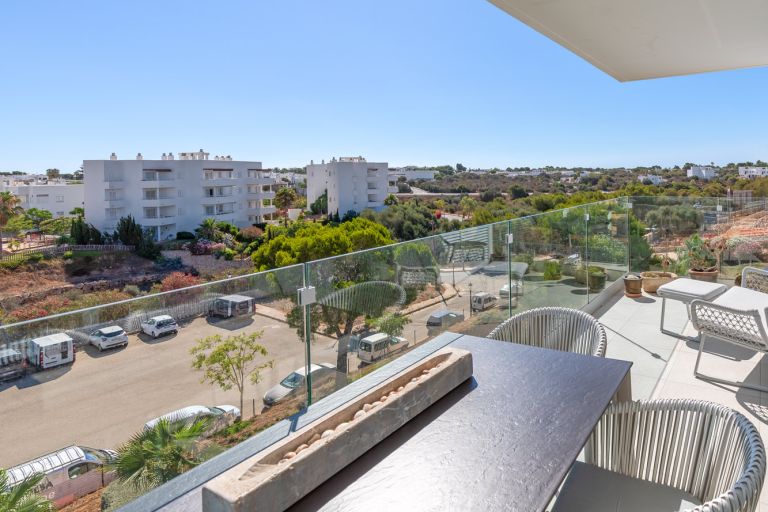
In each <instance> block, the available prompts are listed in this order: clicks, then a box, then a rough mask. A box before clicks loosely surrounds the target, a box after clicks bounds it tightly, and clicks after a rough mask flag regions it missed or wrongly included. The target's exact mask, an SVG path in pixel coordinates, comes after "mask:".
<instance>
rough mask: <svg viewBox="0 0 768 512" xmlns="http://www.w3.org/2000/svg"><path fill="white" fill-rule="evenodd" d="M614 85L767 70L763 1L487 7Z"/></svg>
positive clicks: (767, 6)
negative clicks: (589, 65)
mask: <svg viewBox="0 0 768 512" xmlns="http://www.w3.org/2000/svg"><path fill="white" fill-rule="evenodd" d="M490 2H491V3H493V4H495V5H496V6H498V7H499V8H501V9H503V10H504V11H506V12H507V13H509V14H511V15H512V16H514V17H515V18H517V19H519V20H520V21H522V22H523V23H525V24H527V25H529V26H530V27H532V28H533V29H535V30H537V31H539V32H541V33H542V34H544V35H545V36H547V37H549V38H550V39H552V40H553V41H556V42H558V43H560V44H561V45H563V46H565V47H566V48H568V49H569V50H571V51H572V52H574V53H575V54H577V55H579V56H581V57H582V58H584V59H586V60H587V61H589V62H591V63H592V64H594V65H595V66H597V67H598V68H600V69H602V70H603V71H605V72H606V73H608V74H609V75H611V76H612V77H614V78H616V79H617V80H620V81H622V82H624V81H629V80H642V79H646V78H658V77H664V76H675V75H687V74H691V73H703V72H707V71H720V70H724V69H737V68H747V67H755V66H766V65H768V0H490Z"/></svg>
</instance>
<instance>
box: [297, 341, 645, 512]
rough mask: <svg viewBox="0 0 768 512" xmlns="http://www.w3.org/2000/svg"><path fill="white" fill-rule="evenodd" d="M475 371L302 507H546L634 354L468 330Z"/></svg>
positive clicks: (300, 507)
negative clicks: (531, 343)
mask: <svg viewBox="0 0 768 512" xmlns="http://www.w3.org/2000/svg"><path fill="white" fill-rule="evenodd" d="M451 346H454V347H458V348H464V349H467V350H470V351H471V352H472V356H473V359H474V378H472V379H470V380H468V381H466V382H465V383H464V384H462V385H460V386H459V387H458V388H456V389H454V390H453V391H452V392H451V393H449V394H448V395H446V396H445V397H444V398H443V399H442V400H440V401H439V402H437V403H436V404H435V405H433V406H432V407H430V408H429V409H427V410H426V411H424V412H423V413H421V414H420V415H419V416H417V417H416V418H415V419H413V420H411V421H410V422H409V423H408V424H406V425H405V426H403V427H402V428H401V429H400V430H398V431H397V432H395V433H394V434H393V435H391V436H390V437H388V438H387V439H385V440H384V441H383V442H382V443H380V444H379V445H378V446H376V447H375V448H374V449H372V450H370V451H369V452H368V453H366V454H365V455H364V456H363V457H361V458H359V459H357V461H355V462H354V463H353V464H351V465H350V466H348V467H347V468H346V469H344V470H342V471H341V472H339V473H337V474H336V475H335V476H334V477H333V478H332V479H331V480H329V481H327V482H326V483H325V484H324V485H322V486H321V487H319V488H318V489H316V490H315V491H314V492H312V493H311V494H309V495H308V496H307V497H305V498H304V499H303V500H302V501H300V502H298V503H297V504H296V505H294V506H293V507H292V508H291V510H293V511H307V510H325V511H331V510H333V511H358V510H365V511H369V512H370V511H378V510H382V511H383V510H409V511H420V510H425V511H426V510H430V511H431V510H435V511H437V510H440V511H442V510H462V511H471V510H483V511H494V510H520V511H526V512H531V511H537V510H544V509H545V507H546V506H547V505H548V504H549V502H550V500H551V498H552V497H553V496H554V493H555V491H556V490H557V488H558V486H559V484H560V483H561V482H562V480H563V479H564V477H565V475H566V474H567V472H568V470H569V468H570V466H571V464H572V463H573V462H574V460H576V457H577V456H578V454H579V452H580V451H581V448H582V447H583V445H584V443H585V442H586V440H587V438H588V437H589V434H590V432H591V431H592V429H593V427H594V426H595V424H596V423H597V421H598V419H599V418H600V416H601V415H602V413H603V411H604V410H605V408H606V406H607V405H608V403H609V402H610V400H611V398H612V397H613V395H614V394H615V393H616V391H617V390H618V388H619V386H620V385H621V383H622V381H623V379H624V377H625V376H626V375H627V374H628V373H629V369H630V366H631V364H632V363H630V362H626V361H618V360H611V359H603V358H596V357H589V356H582V355H578V354H571V353H565V352H557V351H552V350H546V349H540V348H533V347H527V346H522V345H515V344H511V343H505V342H498V341H491V340H487V339H483V338H477V337H473V336H461V337H459V338H457V339H456V340H455V341H454V342H453V343H452V344H451Z"/></svg>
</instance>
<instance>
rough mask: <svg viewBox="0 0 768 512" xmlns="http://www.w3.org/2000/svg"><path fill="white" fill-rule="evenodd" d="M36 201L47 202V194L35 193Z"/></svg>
mask: <svg viewBox="0 0 768 512" xmlns="http://www.w3.org/2000/svg"><path fill="white" fill-rule="evenodd" d="M37 202H38V203H47V202H48V194H37Z"/></svg>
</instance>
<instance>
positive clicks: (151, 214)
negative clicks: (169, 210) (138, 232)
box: [144, 208, 157, 219]
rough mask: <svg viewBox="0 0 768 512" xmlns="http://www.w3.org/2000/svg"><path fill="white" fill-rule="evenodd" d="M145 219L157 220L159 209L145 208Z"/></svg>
mask: <svg viewBox="0 0 768 512" xmlns="http://www.w3.org/2000/svg"><path fill="white" fill-rule="evenodd" d="M144 218H145V219H156V218H157V208H144Z"/></svg>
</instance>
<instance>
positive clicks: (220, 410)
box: [144, 405, 242, 434]
mask: <svg viewBox="0 0 768 512" xmlns="http://www.w3.org/2000/svg"><path fill="white" fill-rule="evenodd" d="M241 417H242V415H241V413H240V409H239V408H237V407H235V406H234V405H217V406H215V407H207V406H205V405H190V406H188V407H183V408H181V409H177V410H175V411H172V412H169V413H168V414H163V415H162V416H160V417H158V418H155V419H153V420H149V421H148V422H146V423H145V424H144V430H149V429H151V428H154V426H155V425H157V423H158V422H159V421H160V420H166V421H169V422H173V421H180V420H185V421H189V422H190V423H191V422H194V421H196V420H198V419H200V418H210V420H211V425H210V426H209V427H208V430H207V434H213V433H214V432H218V431H219V430H222V429H224V428H227V427H228V426H229V425H231V424H232V423H234V422H236V421H238V420H239V419H240V418H241Z"/></svg>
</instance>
